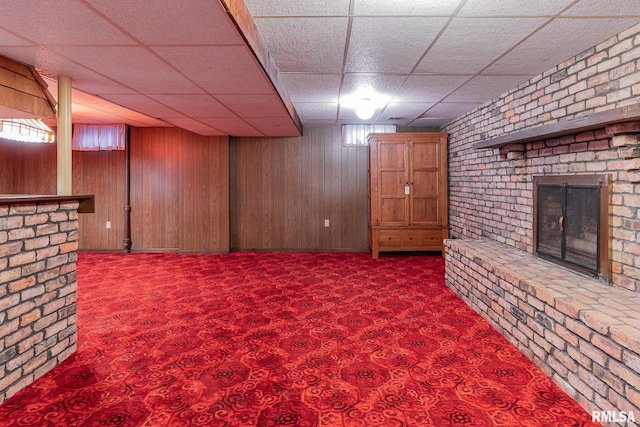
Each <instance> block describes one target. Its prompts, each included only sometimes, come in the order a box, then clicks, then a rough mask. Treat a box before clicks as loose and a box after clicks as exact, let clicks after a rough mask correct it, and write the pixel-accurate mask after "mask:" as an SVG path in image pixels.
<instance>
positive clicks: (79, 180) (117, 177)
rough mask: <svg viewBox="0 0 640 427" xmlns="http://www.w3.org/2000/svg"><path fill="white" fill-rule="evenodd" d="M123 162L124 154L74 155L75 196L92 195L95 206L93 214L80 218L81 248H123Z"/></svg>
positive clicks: (117, 152) (94, 152)
mask: <svg viewBox="0 0 640 427" xmlns="http://www.w3.org/2000/svg"><path fill="white" fill-rule="evenodd" d="M124 162H125V154H124V151H74V152H73V164H72V168H73V183H72V188H73V193H74V194H93V195H94V198H95V206H96V211H95V212H94V213H91V214H81V215H79V216H78V246H79V247H80V248H81V249H95V250H116V249H121V248H123V238H124V231H123V230H124V211H123V206H124V165H125V163H124ZM107 221H110V222H111V228H110V229H107V227H106V224H107Z"/></svg>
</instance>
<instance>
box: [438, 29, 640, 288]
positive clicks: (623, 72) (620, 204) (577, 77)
mask: <svg viewBox="0 0 640 427" xmlns="http://www.w3.org/2000/svg"><path fill="white" fill-rule="evenodd" d="M639 102H640V25H637V26H635V27H633V28H631V29H629V30H627V31H625V32H623V33H621V34H619V35H618V36H616V37H613V38H611V39H609V40H607V41H605V42H603V43H601V44H599V45H598V46H595V47H593V48H591V49H589V50H587V51H585V52H582V53H581V54H579V55H577V56H576V57H574V58H571V59H569V60H567V61H566V62H564V63H562V64H559V65H558V66H556V67H554V68H553V69H551V70H549V71H547V72H545V73H543V74H541V75H539V76H536V77H534V78H532V79H531V80H529V81H527V82H525V83H523V84H522V85H520V86H518V87H517V88H514V89H512V90H510V91H509V92H507V93H505V94H503V95H501V96H499V97H497V98H495V99H494V100H492V101H490V102H488V103H487V104H485V105H483V106H482V107H479V108H477V109H475V110H473V111H471V112H470V113H468V114H466V115H464V116H462V117H460V118H458V119H456V120H455V121H453V122H452V123H450V124H449V125H448V126H447V127H446V128H445V129H444V130H446V131H447V132H449V135H450V136H449V203H450V208H449V209H450V211H449V221H450V227H451V231H450V236H452V237H454V238H475V239H480V238H488V239H492V240H496V241H498V242H501V243H505V244H507V245H510V246H513V247H515V248H517V249H521V250H524V251H528V252H532V251H533V247H532V243H533V242H532V239H533V233H532V220H533V217H532V176H533V175H544V174H588V173H609V174H611V177H612V199H611V206H612V209H611V210H612V221H611V222H612V228H613V229H612V233H610V235H612V237H613V238H612V242H611V245H612V247H611V250H612V254H611V259H612V266H611V270H612V281H613V284H614V285H616V286H619V287H622V288H626V289H630V290H632V291H635V292H640V244H638V243H637V242H638V241H639V240H640V173H639V170H640V145H639V142H640V140H639V137H638V135H639V133H638V132H639V131H640V125H637V126H636V128H635V129H632V130H634V131H635V132H636V133H635V134H631V135H629V134H628V133H626V132H618V131H617V130H615V129H614V128H611V127H610V128H609V129H606V128H603V129H600V130H594V131H589V132H582V133H578V134H574V135H568V136H563V137H560V138H555V139H551V140H545V141H536V142H531V143H527V144H522V145H521V146H518V144H516V145H515V146H512V147H507V148H504V149H497V148H494V149H474V148H472V145H473V144H475V143H477V142H481V141H484V140H486V139H489V138H493V137H497V136H501V135H506V134H509V133H513V132H517V131H519V130H523V129H527V128H531V127H534V126H538V125H544V124H550V123H554V122H558V121H560V120H566V119H569V118H572V117H577V116H585V115H589V114H592V113H598V112H602V111H605V110H609V109H613V108H619V107H624V106H629V105H634V104H638V103H639Z"/></svg>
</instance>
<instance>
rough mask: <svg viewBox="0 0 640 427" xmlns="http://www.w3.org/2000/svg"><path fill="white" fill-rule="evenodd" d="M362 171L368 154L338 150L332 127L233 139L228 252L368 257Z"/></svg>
mask: <svg viewBox="0 0 640 427" xmlns="http://www.w3.org/2000/svg"><path fill="white" fill-rule="evenodd" d="M367 167H368V149H367V147H343V146H342V134H341V129H340V128H339V127H306V128H305V129H304V135H303V136H302V137H295V138H232V139H231V178H230V181H231V182H230V188H231V207H230V210H231V247H232V249H237V250H252V249H255V250H344V251H365V250H367ZM325 219H328V220H329V227H325V226H324V221H325Z"/></svg>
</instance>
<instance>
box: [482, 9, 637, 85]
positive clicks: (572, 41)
mask: <svg viewBox="0 0 640 427" xmlns="http://www.w3.org/2000/svg"><path fill="white" fill-rule="evenodd" d="M635 23H637V19H634V18H626V19H623V18H611V19H607V18H585V19H578V18H558V19H554V20H553V21H552V22H551V23H550V24H549V25H547V26H545V27H544V28H542V29H541V30H540V31H539V32H537V33H535V34H534V35H533V36H531V37H530V38H529V39H527V40H525V41H524V42H523V43H522V44H520V45H518V46H517V47H515V48H514V49H513V50H512V51H511V52H509V53H507V54H506V55H505V56H504V57H502V58H500V59H499V60H497V61H496V62H495V63H494V64H493V65H491V66H490V67H489V68H487V69H486V70H484V71H483V74H484V73H486V74H518V73H519V74H529V75H531V76H534V75H536V74H539V73H541V72H543V71H546V70H548V69H550V68H552V67H554V66H556V65H557V64H560V63H561V62H564V61H566V60H567V59H569V58H571V57H573V56H575V55H577V54H578V53H580V52H582V51H584V50H586V49H589V48H591V47H593V46H595V45H596V44H598V43H600V42H603V41H604V40H606V39H608V38H609V37H611V36H613V35H615V34H617V33H619V32H621V31H624V30H625V29H627V28H629V27H631V26H632V25H634V24H635Z"/></svg>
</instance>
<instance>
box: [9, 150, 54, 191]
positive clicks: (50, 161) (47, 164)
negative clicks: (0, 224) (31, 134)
mask: <svg viewBox="0 0 640 427" xmlns="http://www.w3.org/2000/svg"><path fill="white" fill-rule="evenodd" d="M56 150H57V148H56V144H29V143H24V142H17V141H9V140H6V139H0V193H7V194H56V191H57V186H58V181H57V180H58V175H57V171H56V162H57V151H56Z"/></svg>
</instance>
